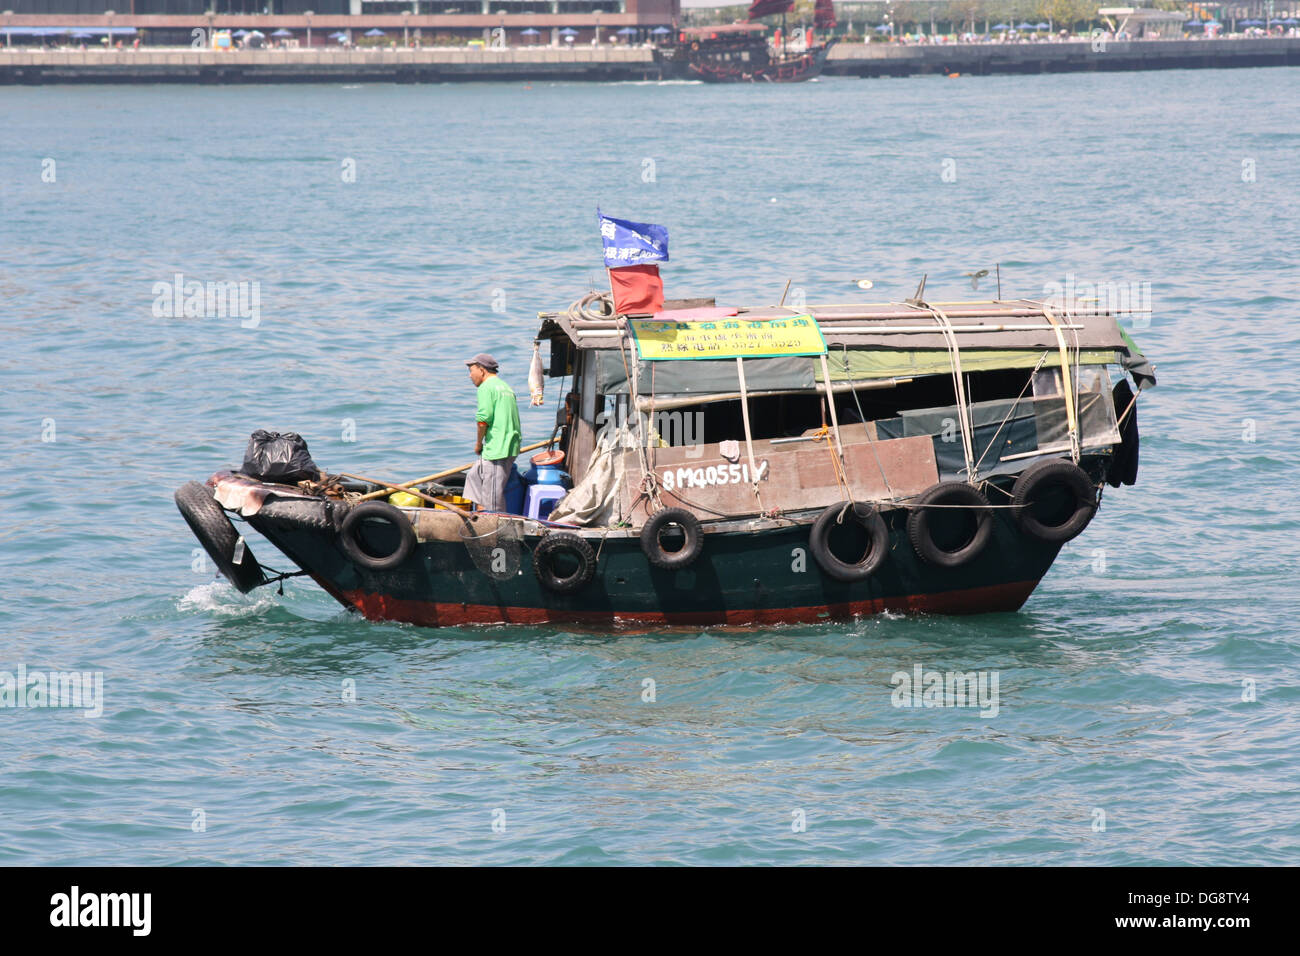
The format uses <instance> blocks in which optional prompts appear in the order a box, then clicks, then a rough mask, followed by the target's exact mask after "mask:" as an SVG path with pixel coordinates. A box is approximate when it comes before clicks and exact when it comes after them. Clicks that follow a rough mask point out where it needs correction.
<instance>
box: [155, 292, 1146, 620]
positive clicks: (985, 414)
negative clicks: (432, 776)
mask: <svg viewBox="0 0 1300 956" xmlns="http://www.w3.org/2000/svg"><path fill="white" fill-rule="evenodd" d="M536 349H537V351H536V352H535V354H536V355H537V356H539V358H538V361H537V363H536V364H537V366H539V368H538V370H537V371H538V375H537V379H538V381H537V382H536V383H535V388H534V391H535V394H536V393H538V392H540V391H541V389H542V385H543V382H542V378H543V374H542V368H543V367H544V369H545V371H544V378H545V381H546V382H550V383H552V384H554V383H555V382H556V380H558V383H559V385H560V389H559V391H560V395H561V401H560V402H559V403H558V406H559V409H558V414H557V421H556V430H555V432H554V434H553V435H552V436H551V438H550V439H549V440H546V441H544V442H543V443H542V445H543V450H542V451H541V452H539V454H540V455H541V456H542V457H541V458H540V459H536V460H534V461H532V462H529V461H528V460H527V458H526V457H525V458H523V459H521V464H522V466H523V467H525V468H526V469H527V471H528V472H529V474H528V475H524V474H520V475H519V480H520V481H521V487H522V491H521V492H519V491H517V492H516V498H515V503H514V504H513V505H512V506H511V507H509V508H508V509H507V511H508V512H509V513H490V512H485V511H481V510H477V509H476V508H475V507H474V506H473V505H472V504H471V503H469V502H467V501H465V499H464V498H463V497H460V498H458V497H456V495H457V494H459V493H460V492H462V491H463V488H462V487H461V486H460V485H458V484H457V483H456V476H455V475H449V474H448V473H447V472H452V471H456V470H457V469H447V470H446V471H445V472H443V473H438V474H435V475H431V476H428V478H427V479H419V480H417V481H414V482H398V483H388V482H387V479H386V477H385V478H383V479H379V480H376V479H373V478H369V477H366V476H359V475H354V474H346V473H344V474H341V475H330V474H325V475H322V476H321V477H320V478H319V479H318V480H304V481H301V482H292V483H291V482H285V481H279V482H277V481H269V480H266V479H265V478H263V477H258V476H256V475H249V474H246V473H240V472H239V471H238V470H223V471H218V472H217V473H216V474H213V475H212V476H211V477H210V478H209V479H208V480H207V481H206V482H199V481H192V482H189V483H188V484H186V485H185V486H183V487H182V488H181V489H180V490H178V491H177V492H176V496H175V497H176V503H177V505H178V507H179V508H180V510H181V513H182V514H183V515H184V517H185V519H186V520H187V522H188V523H189V525H190V527H191V529H192V530H193V531H194V532H195V534H196V535H197V537H198V539H199V541H200V542H201V543H202V544H203V546H204V547H205V549H206V550H207V552H208V553H209V555H211V556H212V558H213V560H214V561H215V562H216V565H217V567H218V569H220V571H221V572H222V573H223V574H225V576H226V577H228V578H229V579H230V580H231V581H232V582H233V584H234V585H235V586H236V587H237V588H239V589H240V590H241V591H248V590H251V589H252V588H255V587H260V586H263V585H266V584H271V583H275V582H281V581H283V579H284V578H285V577H288V576H290V575H293V574H305V575H307V576H309V577H310V578H311V579H312V580H313V581H315V582H316V583H317V584H318V585H319V586H320V587H321V588H323V589H324V590H325V591H326V592H327V593H328V594H330V595H331V596H332V597H334V598H335V599H336V600H337V601H338V602H339V603H340V604H343V605H344V606H346V607H349V608H354V609H356V610H357V611H359V612H360V613H361V614H363V615H365V617H367V618H370V619H373V620H383V621H402V622H409V623H411V624H417V625H428V626H445V625H467V624H492V625H497V624H516V623H519V624H534V625H536V624H560V623H579V624H588V625H597V626H617V625H619V624H623V623H628V624H644V623H655V624H670V625H676V624H680V625H742V626H748V625H771V624H779V623H787V622H817V621H825V620H832V619H843V618H849V617H853V616H856V615H864V614H872V613H877V612H883V611H902V612H928V613H939V614H969V613H977V612H991V611H1014V610H1016V609H1018V608H1020V607H1021V606H1022V605H1023V604H1024V603H1025V601H1026V600H1027V599H1028V598H1029V596H1030V594H1031V593H1032V592H1033V590H1034V588H1035V587H1036V585H1037V584H1038V582H1039V581H1040V580H1041V579H1042V578H1043V576H1044V575H1045V574H1046V573H1047V572H1048V569H1049V568H1050V567H1051V566H1052V562H1053V561H1054V559H1055V558H1056V556H1057V554H1058V552H1059V551H1060V549H1061V548H1062V546H1063V545H1064V544H1065V543H1066V542H1068V541H1070V540H1071V539H1073V538H1074V537H1076V536H1077V535H1079V534H1081V533H1082V532H1084V530H1085V529H1086V528H1087V527H1088V525H1089V523H1090V522H1091V520H1092V518H1093V516H1094V514H1095V513H1096V511H1097V508H1098V506H1099V504H1100V501H1101V497H1102V490H1103V489H1104V488H1105V487H1106V486H1107V485H1110V486H1112V487H1118V486H1119V485H1121V484H1132V483H1133V481H1134V480H1135V478H1136V472H1137V460H1138V443H1139V438H1138V432H1137V409H1136V404H1137V398H1138V396H1139V395H1141V394H1142V393H1143V392H1144V391H1145V390H1146V389H1147V388H1149V387H1150V386H1152V385H1154V384H1155V372H1154V368H1153V366H1152V365H1151V364H1150V363H1149V362H1148V361H1147V359H1146V358H1145V356H1143V354H1142V353H1141V351H1140V350H1139V349H1138V347H1137V345H1136V344H1135V343H1134V342H1133V341H1132V339H1131V338H1130V337H1129V336H1128V335H1127V333H1126V332H1125V331H1124V330H1123V329H1122V328H1121V326H1120V325H1119V323H1118V321H1117V318H1116V315H1115V314H1113V313H1112V312H1110V311H1107V310H1106V309H1103V308H1092V307H1081V306H1079V304H1078V303H1070V302H1066V303H1058V302H1055V301H1040V300H1029V299H1001V298H994V299H990V300H988V301H962V302H931V301H927V300H926V299H925V298H924V281H922V283H921V287H920V288H918V289H917V292H916V294H915V295H914V296H913V297H911V298H909V299H907V300H905V301H902V302H884V303H874V304H869V303H855V304H847V305H846V304H828V305H800V306H798V307H792V306H788V305H775V306H771V305H769V306H751V307H740V306H737V307H728V306H719V305H717V304H716V302H715V301H714V300H713V299H690V300H676V301H673V300H669V301H665V302H663V303H662V308H658V309H656V310H654V311H653V312H646V313H643V314H637V313H635V312H626V313H624V312H620V311H618V310H616V309H615V308H614V306H613V299H612V298H611V296H610V294H609V293H596V292H592V293H589V294H588V295H586V296H584V297H582V298H580V299H579V300H577V301H575V302H574V303H573V304H571V305H570V306H569V307H567V308H563V309H558V310H554V311H546V312H541V313H539V327H538V329H537V334H536ZM546 355H549V363H547V362H545V361H544V356H546ZM1130 381H1131V382H1132V387H1130V384H1129V382H1130ZM517 470H519V469H517ZM399 494H405V495H407V497H406V498H401V497H398V495H399ZM237 525H240V526H243V527H246V528H249V529H252V530H255V531H256V532H258V533H259V534H260V535H261V536H262V537H263V538H265V539H266V540H267V541H269V542H270V543H271V544H272V545H273V546H274V547H275V548H277V549H278V550H279V551H280V552H282V553H283V554H284V555H285V556H286V557H287V558H288V560H289V561H291V562H293V564H295V565H296V566H297V568H298V569H299V570H296V571H292V572H275V571H271V570H269V569H267V568H264V567H263V566H262V565H261V564H259V563H258V561H257V559H256V558H254V557H253V555H252V550H251V547H250V545H249V543H248V540H247V538H248V537H249V535H248V532H247V531H246V530H242V528H237Z"/></svg>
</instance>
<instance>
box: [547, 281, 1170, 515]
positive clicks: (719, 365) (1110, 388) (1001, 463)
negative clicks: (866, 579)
mask: <svg viewBox="0 0 1300 956" xmlns="http://www.w3.org/2000/svg"><path fill="white" fill-rule="evenodd" d="M592 302H596V303H598V304H599V303H600V300H599V298H598V297H593V296H588V297H587V299H585V300H582V301H581V302H579V303H575V304H574V306H572V307H570V309H568V310H567V311H564V312H544V313H541V314H540V316H539V318H540V319H541V330H540V332H539V337H540V338H541V339H543V340H547V341H549V344H550V368H549V371H548V374H549V376H550V377H551V378H552V379H559V380H560V381H561V390H562V393H563V394H564V396H565V398H566V401H565V407H564V409H563V410H562V415H563V418H564V420H563V422H562V423H561V424H562V425H563V433H562V437H561V445H560V447H561V449H562V450H563V451H564V452H565V454H566V461H567V463H568V467H569V471H570V474H571V476H572V478H573V481H574V483H575V491H574V493H573V494H572V495H571V496H570V500H568V501H566V502H565V503H564V504H565V507H563V508H561V509H560V510H559V511H558V512H557V519H556V520H560V521H565V522H569V523H575V524H590V525H620V526H624V527H631V528H636V527H639V526H640V525H642V524H644V522H645V521H646V519H647V518H648V516H649V513H650V512H653V511H655V510H658V509H659V508H662V507H679V508H684V509H686V510H688V511H690V512H692V513H693V514H695V515H696V516H697V517H698V518H699V519H700V520H701V521H705V522H707V521H711V520H714V521H716V520H720V519H729V518H738V517H744V516H763V517H769V518H770V517H776V516H778V515H780V516H783V517H796V516H797V515H798V514H799V513H801V512H807V513H808V514H809V515H810V516H811V515H814V514H815V513H817V512H818V511H820V510H821V509H823V508H825V507H827V506H828V505H831V504H834V503H836V502H840V501H844V500H846V499H851V500H854V501H859V502H862V501H869V502H876V503H879V504H881V505H882V506H883V505H887V503H889V502H899V501H904V500H906V499H909V498H913V497H915V496H917V495H919V494H920V493H921V492H923V491H925V490H926V489H927V488H930V487H931V486H933V485H934V484H936V483H937V482H939V481H960V482H966V483H969V484H972V485H974V484H982V483H987V482H991V483H992V484H994V485H995V486H999V485H1003V484H1005V485H1009V484H1010V483H1011V481H1012V480H1013V479H1014V476H1015V475H1017V474H1019V473H1020V472H1021V471H1023V470H1024V469H1025V468H1026V467H1028V466H1029V465H1031V464H1033V463H1034V462H1035V461H1037V460H1039V459H1041V458H1044V457H1053V456H1055V457H1066V458H1069V459H1071V460H1072V461H1074V462H1075V463H1076V464H1078V463H1081V462H1082V463H1084V464H1085V465H1091V466H1093V467H1094V470H1095V469H1098V468H1104V467H1105V460H1106V459H1107V458H1108V456H1110V454H1111V452H1112V449H1113V448H1114V446H1115V445H1116V444H1117V443H1119V441H1120V432H1119V428H1118V425H1117V420H1118V419H1119V416H1120V415H1122V413H1123V412H1124V410H1125V409H1123V408H1120V409H1117V408H1116V401H1115V395H1116V394H1117V393H1119V394H1122V395H1127V394H1129V393H1128V391H1127V389H1128V386H1127V385H1126V384H1125V385H1123V386H1122V387H1119V386H1118V384H1117V383H1118V382H1119V380H1120V379H1123V378H1124V377H1125V375H1126V373H1127V374H1131V375H1132V376H1133V379H1134V382H1135V383H1136V384H1137V386H1138V388H1139V389H1141V388H1143V387H1146V386H1147V385H1151V384H1154V382H1155V378H1154V371H1153V369H1152V367H1151V366H1150V365H1149V363H1147V361H1146V359H1145V358H1144V357H1143V356H1142V354H1141V352H1140V351H1138V349H1137V347H1136V345H1134V343H1133V342H1132V341H1131V340H1130V339H1129V338H1128V337H1127V336H1126V335H1125V333H1124V332H1123V331H1122V330H1121V329H1120V327H1119V326H1118V324H1117V322H1116V320H1115V317H1114V315H1112V314H1110V313H1108V312H1097V311H1090V312H1080V311H1078V310H1073V311H1067V310H1064V309H1058V308H1055V307H1053V306H1052V305H1049V304H1048V303H1044V302H1037V301H1030V300H995V301H987V302H924V301H920V300H909V301H907V302H902V303H899V302H893V303H880V304H846V305H816V306H806V307H804V308H791V307H785V306H764V307H757V308H720V307H718V306H716V304H715V303H714V301H713V300H711V299H709V300H703V299H698V300H687V301H678V302H668V303H666V304H665V311H663V312H660V313H657V314H655V315H653V316H649V315H646V316H616V315H611V314H607V311H606V313H602V312H601V311H600V310H599V308H592V305H591V303H592ZM604 305H605V309H606V310H608V304H607V303H604Z"/></svg>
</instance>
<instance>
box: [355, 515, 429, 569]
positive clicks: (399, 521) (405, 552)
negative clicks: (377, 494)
mask: <svg viewBox="0 0 1300 956" xmlns="http://www.w3.org/2000/svg"><path fill="white" fill-rule="evenodd" d="M374 518H379V519H382V520H384V521H387V522H389V523H390V524H392V525H393V526H394V527H396V528H397V547H396V548H395V549H394V550H393V552H392V553H391V554H387V555H374V554H370V553H369V552H367V551H366V550H365V549H364V548H362V547H361V542H360V541H359V540H357V532H358V530H359V529H360V527H361V522H363V521H366V520H367V519H374ZM339 547H341V548H342V549H343V553H344V554H346V555H347V556H348V558H349V559H351V560H352V562H353V563H355V564H359V565H361V566H362V567H363V568H368V569H369V570H371V571H391V570H393V568H395V567H397V566H398V565H400V564H402V563H403V562H404V561H405V560H406V559H407V558H409V557H410V556H411V552H412V551H414V550H415V529H414V528H413V527H411V520H410V519H409V518H407V517H406V515H405V514H403V513H402V512H401V511H399V510H398V509H397V508H394V507H393V506H392V505H390V504H389V503H388V502H386V501H363V502H362V503H361V504H359V505H357V506H356V507H355V508H350V509H348V513H347V514H346V515H345V516H344V518H343V523H342V525H340V526H339Z"/></svg>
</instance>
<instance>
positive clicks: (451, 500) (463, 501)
mask: <svg viewBox="0 0 1300 956" xmlns="http://www.w3.org/2000/svg"><path fill="white" fill-rule="evenodd" d="M434 497H435V498H437V499H438V500H439V501H441V502H442V504H438V505H434V507H435V508H442V509H443V510H444V511H446V510H448V506H451V507H455V508H459V509H460V510H461V511H469V509H470V506H471V505H473V504H474V502H472V501H470V500H469V499H468V498H462V497H461V496H460V495H434Z"/></svg>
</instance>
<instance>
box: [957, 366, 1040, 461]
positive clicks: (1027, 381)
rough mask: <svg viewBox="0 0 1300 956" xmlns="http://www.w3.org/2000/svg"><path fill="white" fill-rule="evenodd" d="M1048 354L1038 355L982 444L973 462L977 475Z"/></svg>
mask: <svg viewBox="0 0 1300 956" xmlns="http://www.w3.org/2000/svg"><path fill="white" fill-rule="evenodd" d="M1049 354H1051V353H1049V352H1044V353H1043V354H1042V355H1041V356H1040V357H1039V359H1038V364H1037V365H1035V366H1034V368H1033V370H1032V371H1031V372H1030V373H1029V377H1028V378H1026V379H1025V386H1024V388H1022V389H1021V390H1020V394H1019V395H1017V396H1016V400H1015V401H1014V402H1012V403H1011V407H1010V408H1009V409H1007V414H1006V417H1005V418H1003V419H1002V424H1001V425H999V426H998V430H997V431H995V432H994V433H993V437H992V438H990V439H989V443H988V444H987V445H985V446H984V452H983V454H981V455H980V460H979V461H977V462H975V472H976V474H977V475H978V473H979V468H980V465H982V464H984V456H985V455H987V454H988V453H989V450H990V449H991V448H992V447H993V446H994V445H996V444H997V441H998V436H999V435H1001V434H1002V429H1003V428H1005V427H1006V424H1007V422H1009V421H1011V416H1012V415H1014V414H1015V413H1016V409H1017V408H1019V407H1020V400H1021V399H1022V398H1024V397H1025V392H1027V391H1028V390H1029V386H1030V385H1031V384H1032V383H1033V381H1034V376H1035V375H1037V374H1038V370H1039V369H1040V368H1042V367H1043V363H1044V362H1046V361H1047V356H1048V355H1049Z"/></svg>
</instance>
